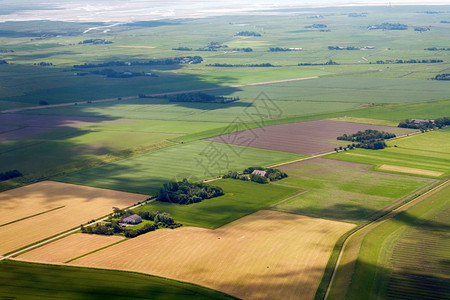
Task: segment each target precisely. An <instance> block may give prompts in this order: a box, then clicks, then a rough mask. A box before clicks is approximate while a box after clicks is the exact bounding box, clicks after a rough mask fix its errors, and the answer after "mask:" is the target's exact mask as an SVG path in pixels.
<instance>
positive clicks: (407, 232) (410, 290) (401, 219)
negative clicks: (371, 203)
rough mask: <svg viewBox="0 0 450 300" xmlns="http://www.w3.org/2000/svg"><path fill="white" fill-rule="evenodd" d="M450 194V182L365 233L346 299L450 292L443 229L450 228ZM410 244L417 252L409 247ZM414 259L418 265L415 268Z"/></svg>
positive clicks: (405, 296) (445, 241)
mask: <svg viewBox="0 0 450 300" xmlns="http://www.w3.org/2000/svg"><path fill="white" fill-rule="evenodd" d="M449 196H450V188H449V187H448V185H447V187H446V188H444V189H442V190H440V191H438V192H436V193H435V194H433V195H430V196H429V197H427V198H426V199H425V200H423V201H421V202H420V203H418V204H416V205H415V206H413V207H412V208H410V209H408V210H407V211H404V212H402V213H400V214H398V215H396V216H395V217H393V218H392V219H390V220H388V221H386V222H384V223H382V224H381V225H379V226H378V227H376V228H375V229H373V230H372V231H371V232H369V233H368V234H367V235H366V236H365V237H364V240H363V243H362V246H361V250H360V252H359V255H358V260H357V262H356V266H355V271H354V274H353V279H352V282H351V284H350V288H349V290H348V293H347V295H346V298H347V299H362V298H370V299H372V298H375V297H381V298H386V299H389V298H395V299H399V297H401V298H402V299H411V297H413V298H415V297H420V298H421V299H436V297H444V298H445V297H446V295H447V296H448V279H447V274H446V271H445V261H446V260H448V251H446V250H447V249H448V246H449V244H448V239H446V238H444V237H443V236H442V234H444V235H445V234H446V232H447V231H448V222H447V214H448V209H449V206H448V198H449ZM413 233H415V234H413ZM424 239H425V240H426V243H425V244H424V243H423V242H424ZM407 245H408V246H407ZM414 245H416V246H414ZM410 247H413V249H414V251H412V252H411V251H409V250H408V249H411V248H410ZM417 247H420V249H421V250H420V251H419V250H418V248H417ZM408 251H409V252H408ZM386 252H387V253H386ZM391 255H393V256H391ZM383 257H384V258H383ZM388 257H391V260H390V262H389V261H388V260H387V258H388ZM410 264H415V265H416V267H415V268H413V269H411V267H410V266H411V265H410ZM383 281H384V285H383ZM446 282H447V283H446ZM386 284H387V285H386ZM445 286H447V288H445ZM419 295H420V296H419ZM361 297H362V298H361Z"/></svg>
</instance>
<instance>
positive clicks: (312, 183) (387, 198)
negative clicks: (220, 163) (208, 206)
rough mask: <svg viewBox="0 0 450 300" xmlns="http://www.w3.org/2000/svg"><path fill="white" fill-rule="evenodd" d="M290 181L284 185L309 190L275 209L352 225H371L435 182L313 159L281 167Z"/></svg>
mask: <svg viewBox="0 0 450 300" xmlns="http://www.w3.org/2000/svg"><path fill="white" fill-rule="evenodd" d="M280 169H281V170H283V171H285V172H287V173H288V174H289V178H287V179H284V180H282V181H280V183H277V184H280V185H283V186H289V187H297V188H302V189H304V190H305V192H304V193H301V194H299V195H297V196H295V197H293V198H290V199H288V200H286V201H282V202H280V203H279V204H277V205H275V206H274V207H273V209H275V210H280V211H287V212H291V213H298V214H302V215H308V216H313V217H322V218H329V219H332V220H342V221H346V222H352V223H357V224H358V223H361V222H363V221H367V220H368V219H369V218H370V217H371V216H372V215H374V214H375V213H376V212H378V211H381V210H383V209H384V208H385V207H387V206H389V205H391V204H393V203H395V202H396V201H397V200H398V199H400V198H401V197H404V196H406V195H408V194H410V193H412V192H413V191H415V190H417V189H420V188H422V187H424V186H426V185H428V184H430V183H431V182H433V180H428V179H425V178H424V179H422V178H414V177H410V176H401V175H395V174H383V173H380V172H373V171H371V170H370V166H369V165H363V164H356V163H347V162H339V161H335V160H328V159H322V158H318V159H311V160H307V161H303V162H298V163H294V164H289V165H285V166H282V167H280Z"/></svg>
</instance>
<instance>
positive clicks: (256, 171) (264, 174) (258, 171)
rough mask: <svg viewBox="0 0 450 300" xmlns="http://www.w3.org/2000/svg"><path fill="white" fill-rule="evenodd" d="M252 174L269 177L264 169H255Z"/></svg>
mask: <svg viewBox="0 0 450 300" xmlns="http://www.w3.org/2000/svg"><path fill="white" fill-rule="evenodd" d="M252 174H255V175H259V176H263V177H267V176H268V175H267V172H266V171H264V170H253V172H252Z"/></svg>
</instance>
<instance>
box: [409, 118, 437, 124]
mask: <svg viewBox="0 0 450 300" xmlns="http://www.w3.org/2000/svg"><path fill="white" fill-rule="evenodd" d="M430 122H431V123H433V122H434V120H424V119H412V120H411V123H413V124H417V125H423V124H426V123H430Z"/></svg>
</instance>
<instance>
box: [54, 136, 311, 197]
mask: <svg viewBox="0 0 450 300" xmlns="http://www.w3.org/2000/svg"><path fill="white" fill-rule="evenodd" d="M302 157H304V156H302V155H299V154H291V153H284V152H278V151H270V150H263V149H255V148H246V147H241V146H234V145H226V144H223V143H215V142H207V141H197V142H192V143H187V144H182V145H176V146H173V147H168V148H165V149H161V150H159V151H156V152H150V153H146V154H143V155H139V156H135V157H133V158H130V159H126V160H122V161H118V162H116V163H112V164H108V165H105V166H102V167H98V168H93V169H88V170H85V171H81V172H78V173H72V174H69V175H67V176H64V177H59V178H57V180H59V181H64V182H70V183H75V184H82V185H89V186H97V187H102V188H108V189H117V190H122V191H127V192H134V193H144V194H155V193H157V192H158V191H159V189H160V188H161V187H162V185H163V184H164V183H167V182H168V181H169V180H172V179H176V178H178V179H179V180H181V179H183V178H188V179H191V180H195V179H207V178H213V177H217V176H221V175H223V174H225V173H226V172H228V170H241V169H244V168H246V167H248V166H249V165H272V164H275V163H281V162H286V161H291V160H294V159H299V158H302ZM99 174H103V175H101V176H99Z"/></svg>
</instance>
